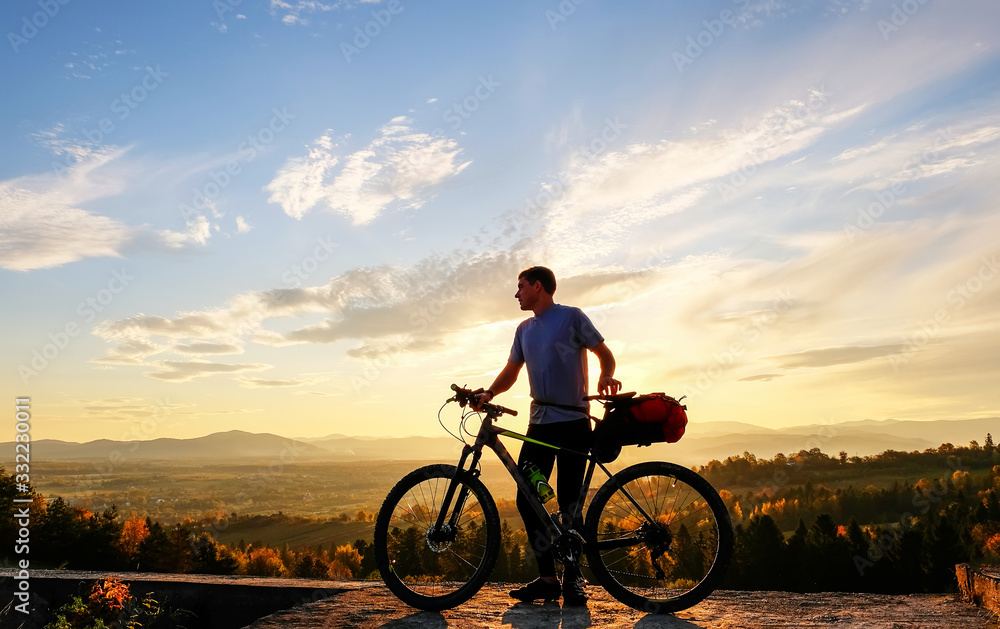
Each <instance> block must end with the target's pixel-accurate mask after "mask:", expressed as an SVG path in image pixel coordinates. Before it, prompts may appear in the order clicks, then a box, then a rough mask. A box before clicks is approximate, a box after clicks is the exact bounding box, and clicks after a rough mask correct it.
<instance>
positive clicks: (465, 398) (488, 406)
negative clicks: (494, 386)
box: [451, 384, 517, 417]
mask: <svg viewBox="0 0 1000 629" xmlns="http://www.w3.org/2000/svg"><path fill="white" fill-rule="evenodd" d="M451 390H452V391H454V392H455V397H454V398H452V399H454V400H455V401H456V402H458V404H459V406H462V407H465V406H466V405H467V404H468V405H471V404H472V396H474V395H477V394H479V393H482V392H483V389H476V390H475V391H473V390H472V389H465V388H462V387H460V386H458V385H457V384H452V385H451ZM481 408H482V409H483V410H484V411H486V414H487V415H493V416H494V417H498V416H500V415H504V414H507V415H517V411H515V410H513V409H510V408H507V407H505V406H500V405H499V404H492V403H490V402H484V403H483V405H482V406H481Z"/></svg>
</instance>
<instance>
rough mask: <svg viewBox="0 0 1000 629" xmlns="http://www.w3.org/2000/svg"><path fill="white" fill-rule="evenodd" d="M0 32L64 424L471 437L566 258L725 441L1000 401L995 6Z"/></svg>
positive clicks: (511, 399) (19, 358) (650, 383)
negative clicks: (519, 333) (461, 414)
mask: <svg viewBox="0 0 1000 629" xmlns="http://www.w3.org/2000/svg"><path fill="white" fill-rule="evenodd" d="M0 16H2V23H3V25H4V33H5V34H6V36H5V48H4V49H3V51H2V52H0V71H2V75H3V76H4V78H5V85H7V86H8V91H7V92H6V93H7V94H8V96H7V98H5V99H3V101H2V103H0V108H2V109H3V111H2V114H3V115H0V137H2V138H3V142H4V150H3V151H0V287H2V290H3V294H4V296H5V297H6V302H7V304H8V305H7V307H5V308H4V310H3V314H2V315H0V316H2V318H3V321H2V324H3V329H4V330H5V332H4V345H5V351H4V353H3V366H2V368H3V369H4V371H5V373H6V374H7V375H5V376H4V378H3V380H2V386H0V389H2V391H0V392H2V393H3V394H4V395H6V396H7V397H8V398H12V397H14V396H18V395H21V396H23V395H29V396H30V397H31V398H32V405H33V408H34V409H35V417H36V418H37V419H36V421H35V423H34V424H33V431H34V432H33V435H34V437H35V438H45V437H51V438H62V439H68V440H76V441H82V440H87V439H93V438H99V437H108V438H120V437H122V436H123V435H128V434H132V435H135V436H140V437H142V438H153V437H161V436H172V437H189V436H196V435H201V434H207V433H211V432H215V431H219V430H228V429H233V428H242V429H246V430H251V431H256V432H276V433H280V434H285V435H289V436H316V435H323V434H328V433H344V434H370V435H382V434H437V430H438V426H437V422H436V421H435V420H434V413H435V412H436V410H437V406H438V403H439V402H440V401H442V400H443V398H444V397H446V396H447V387H448V385H449V384H450V383H451V382H453V381H455V382H459V383H462V384H468V385H471V386H487V385H488V384H489V383H490V381H491V380H492V374H494V373H495V372H496V371H497V370H498V369H499V368H500V367H501V366H502V365H503V363H504V361H505V360H506V357H507V353H508V351H509V345H510V339H511V337H512V334H513V329H514V327H515V325H516V324H517V322H518V321H519V320H521V319H522V318H523V314H522V313H521V312H520V311H518V310H517V308H516V302H515V301H514V300H513V299H512V294H513V290H514V284H515V281H516V275H517V272H518V271H519V270H520V269H522V268H524V267H527V266H530V265H532V264H544V265H547V266H550V267H551V268H553V269H554V270H555V272H556V274H557V276H558V277H559V278H560V288H559V290H558V291H557V294H556V297H557V301H560V302H562V303H567V304H574V305H579V306H581V307H583V308H585V309H586V310H587V312H588V313H589V314H590V315H591V316H592V318H593V319H594V320H595V322H596V323H597V325H598V327H599V329H600V330H601V331H602V333H603V334H604V336H605V337H606V339H607V341H608V344H609V346H610V347H611V348H612V350H613V351H615V354H616V356H617V358H618V362H619V371H618V375H619V376H620V377H621V379H622V380H624V381H625V386H626V388H627V389H636V390H640V391H651V390H666V391H668V392H671V393H673V394H675V395H681V394H687V395H688V396H689V399H690V402H691V415H692V418H693V420H695V421H714V420H736V421H746V422H751V423H758V424H761V425H767V426H786V425H793V424H803V423H835V422H840V421H849V420H855V419H885V418H901V419H942V418H956V419H957V418H971V417H991V416H996V415H998V414H1000V413H998V406H1000V395H998V394H997V393H996V391H995V386H994V383H995V381H996V376H997V371H998V367H1000V365H998V358H997V356H1000V353H998V352H997V348H998V341H1000V330H998V328H997V325H996V315H995V313H996V312H997V305H998V302H1000V289H998V287H1000V281H994V279H995V278H994V276H995V275H997V274H998V269H997V259H998V258H997V256H998V254H1000V247H998V245H997V244H996V243H997V239H996V237H995V234H997V233H1000V230H998V227H1000V214H998V212H997V210H996V202H995V200H994V199H995V198H996V197H997V194H996V193H997V191H998V185H997V182H996V179H997V177H996V172H997V157H998V146H1000V55H998V47H997V46H998V43H1000V40H998V36H997V35H996V33H995V28H994V27H995V25H996V24H997V23H1000V6H997V5H996V3H992V2H986V1H970V2H957V1H956V2H932V1H930V0H927V1H926V2H920V1H919V0H910V1H908V2H880V1H874V0H873V1H867V0H827V1H818V0H817V1H815V2H790V1H788V2H786V1H782V0H764V1H756V0H738V1H729V2H709V3H680V2H646V3H608V2H595V1H593V0H587V1H586V2H579V3H575V2H572V1H570V0H566V1H564V2H562V3H561V4H560V3H557V2H549V3H476V4H468V3H430V4H428V3H414V4H411V3H408V2H405V1H395V2H363V3H358V2H321V1H308V2H307V1H300V2H282V1H279V0H271V1H269V2H251V1H249V0H244V1H243V2H239V3H237V2H229V1H227V0H223V1H222V2H215V3H212V2H207V1H202V2H174V3H168V4H164V3H153V2H130V3H125V2H110V3H102V4H100V5H99V6H93V5H91V4H84V3H78V2H75V1H73V0H70V1H68V2H66V3H65V4H62V3H60V2H59V0H52V2H50V3H46V2H44V1H43V2H14V3H7V4H6V5H4V7H3V8H2V9H0ZM592 362H594V361H592ZM522 379H524V378H522ZM526 395H527V389H526V383H520V384H519V385H518V387H516V388H515V389H514V390H512V391H511V392H510V393H509V394H508V395H507V396H506V397H507V402H508V403H509V405H512V406H515V407H521V408H525V407H526V405H527V398H526ZM401 405H402V407H403V408H405V411H402V412H401V410H400V409H401Z"/></svg>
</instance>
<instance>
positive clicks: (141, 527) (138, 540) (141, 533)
mask: <svg viewBox="0 0 1000 629" xmlns="http://www.w3.org/2000/svg"><path fill="white" fill-rule="evenodd" d="M147 537H149V527H147V526H146V521H145V520H144V519H142V518H129V519H128V520H126V521H125V523H124V524H122V536H121V547H122V550H124V551H125V554H126V555H128V556H129V557H135V556H136V555H137V554H139V545H140V544H142V540H144V539H146V538H147Z"/></svg>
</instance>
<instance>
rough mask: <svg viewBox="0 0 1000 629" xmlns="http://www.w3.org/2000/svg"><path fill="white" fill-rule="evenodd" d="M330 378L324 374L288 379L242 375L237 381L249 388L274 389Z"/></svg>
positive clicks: (303, 384) (313, 382)
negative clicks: (267, 378) (265, 378)
mask: <svg viewBox="0 0 1000 629" xmlns="http://www.w3.org/2000/svg"><path fill="white" fill-rule="evenodd" d="M326 380H329V378H326V377H322V376H313V377H307V378H288V379H286V380H264V379H261V378H248V377H247V376H240V377H239V378H237V379H236V381H237V382H238V383H239V384H240V385H241V386H243V387H246V388H248V389H272V388H290V387H302V386H307V385H310V384H316V383H317V382H324V381H326Z"/></svg>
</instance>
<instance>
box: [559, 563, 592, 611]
mask: <svg viewBox="0 0 1000 629" xmlns="http://www.w3.org/2000/svg"><path fill="white" fill-rule="evenodd" d="M585 583H586V581H584V579H583V575H582V574H580V571H579V569H574V568H567V569H566V570H565V571H564V572H563V582H562V597H563V605H569V606H572V607H578V606H581V605H586V604H587V599H588V598H590V597H588V596H587V591H586V590H585V589H584V587H583V586H584V584H585Z"/></svg>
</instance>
